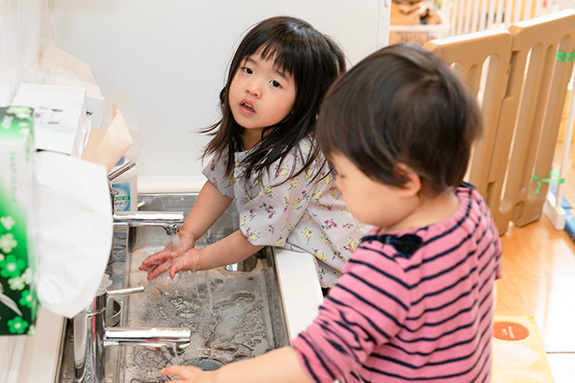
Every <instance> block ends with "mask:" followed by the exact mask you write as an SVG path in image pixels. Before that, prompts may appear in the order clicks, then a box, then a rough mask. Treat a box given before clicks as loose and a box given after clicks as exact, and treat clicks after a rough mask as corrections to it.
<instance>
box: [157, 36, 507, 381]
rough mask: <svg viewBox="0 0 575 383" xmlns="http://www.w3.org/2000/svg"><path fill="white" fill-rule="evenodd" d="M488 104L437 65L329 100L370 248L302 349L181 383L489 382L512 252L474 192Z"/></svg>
mask: <svg viewBox="0 0 575 383" xmlns="http://www.w3.org/2000/svg"><path fill="white" fill-rule="evenodd" d="M480 120H481V118H480V112H479V109H478V106H477V103H476V100H475V99H474V98H473V96H472V95H471V94H469V93H468V91H467V90H466V88H465V86H464V85H463V84H462V83H461V82H460V80H459V79H458V78H457V76H456V75H455V74H454V73H453V72H452V71H451V70H450V69H449V67H448V66H447V65H446V64H444V63H443V62H442V61H441V60H439V59H438V58H436V57H435V56H433V55H432V54H431V53H429V52H427V51H425V50H423V49H421V48H418V47H415V46H409V45H396V46H391V47H387V48H384V49H382V50H379V51H377V52H375V53H373V54H372V55H371V56H369V57H367V58H366V59H364V60H363V61H362V62H360V63H359V64H358V65H357V66H355V67H354V68H353V69H352V70H350V71H349V72H348V73H347V74H345V75H344V76H343V77H342V78H341V79H340V80H338V81H337V82H336V83H335V84H334V85H333V86H332V87H331V89H330V91H329V92H328V95H327V96H326V98H325V101H324V103H323V105H322V108H321V112H320V115H319V120H318V128H317V140H318V143H319V144H320V147H321V149H322V150H323V152H324V153H325V154H326V156H327V157H328V158H329V159H330V161H331V163H332V164H333V165H334V167H335V170H336V171H337V174H338V177H337V181H336V183H337V187H338V188H339V189H340V191H341V193H342V195H343V198H344V200H345V202H346V204H347V206H348V208H349V209H350V211H351V212H352V213H353V215H354V216H355V217H356V218H357V219H358V220H359V221H361V222H364V223H366V224H370V225H373V226H374V228H373V229H372V230H371V231H370V233H369V234H368V235H367V236H366V237H364V238H363V240H362V242H361V243H360V245H359V246H358V247H357V248H356V250H355V251H354V253H353V255H352V258H351V259H350V261H349V262H348V263H347V265H346V267H345V269H344V271H343V275H342V277H341V278H340V279H339V281H338V282H337V284H336V286H335V287H333V288H332V290H331V291H330V293H329V295H328V296H327V297H326V299H325V301H324V303H323V304H322V306H321V307H320V313H319V315H318V317H317V318H316V319H315V321H314V322H313V323H312V324H311V325H310V326H309V327H308V328H307V329H306V330H305V331H303V332H302V333H301V334H299V336H298V337H297V338H296V339H293V340H292V345H291V346H289V347H283V348H280V349H277V350H274V351H272V352H269V353H267V354H265V355H262V356H260V357H256V358H254V359H250V360H246V361H242V362H238V363H233V364H229V365H226V366H224V367H222V368H220V369H219V370H216V371H202V370H200V369H197V368H195V367H184V366H171V367H167V368H165V369H164V370H163V374H164V375H176V376H179V377H180V378H181V379H182V380H177V381H178V382H235V383H239V382H249V383H254V382H268V383H269V382H274V383H277V382H333V381H336V380H337V381H339V382H441V383H455V382H457V383H460V382H489V381H490V374H491V331H492V330H491V329H492V316H493V305H494V283H495V279H496V278H498V277H499V276H500V273H501V270H500V268H501V261H500V255H501V251H502V248H501V241H500V239H499V235H498V232H497V229H496V227H495V224H494V223H493V220H492V217H491V214H490V212H489V208H488V207H487V205H486V203H485V201H484V200H483V199H482V198H481V196H480V195H479V194H478V193H477V192H476V191H475V190H474V189H473V188H472V187H471V186H470V185H467V184H464V183H462V181H463V177H464V175H465V171H466V169H467V163H468V159H469V155H470V150H471V146H472V144H473V141H474V140H475V139H476V138H477V137H478V136H479V135H480V133H481V121H480Z"/></svg>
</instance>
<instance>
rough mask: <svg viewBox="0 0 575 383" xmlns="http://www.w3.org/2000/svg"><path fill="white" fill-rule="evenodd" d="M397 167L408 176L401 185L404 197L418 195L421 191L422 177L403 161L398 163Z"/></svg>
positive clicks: (401, 192)
mask: <svg viewBox="0 0 575 383" xmlns="http://www.w3.org/2000/svg"><path fill="white" fill-rule="evenodd" d="M397 167H398V168H399V170H400V171H401V172H402V173H403V175H404V176H405V177H406V178H407V181H406V182H405V183H404V184H403V185H402V186H401V191H400V192H399V193H400V195H401V196H403V197H413V196H416V195H417V194H418V193H419V192H420V191H421V178H420V177H419V175H418V174H417V173H416V172H414V171H413V170H412V169H411V168H410V167H409V166H407V165H405V164H403V163H399V164H397Z"/></svg>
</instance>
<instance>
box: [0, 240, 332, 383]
mask: <svg viewBox="0 0 575 383" xmlns="http://www.w3.org/2000/svg"><path fill="white" fill-rule="evenodd" d="M275 254H276V262H277V268H278V274H279V275H278V278H279V284H280V287H281V294H282V300H283V305H284V307H283V309H284V313H285V315H286V321H287V327H288V336H289V338H290V339H291V338H293V337H295V336H296V335H297V334H298V333H299V332H300V331H302V330H304V329H305V328H306V327H307V325H309V324H310V323H311V322H312V320H313V318H315V316H316V315H317V312H318V307H319V305H320V304H321V302H322V300H323V297H322V294H321V288H320V285H319V282H318V279H317V272H316V263H315V259H314V258H313V256H311V255H310V254H305V253H296V252H293V251H288V250H284V249H275ZM64 325H65V318H64V317H62V316H58V315H55V314H53V313H51V312H50V311H48V310H46V309H40V312H39V315H38V321H37V323H36V335H33V336H17V337H0V349H2V354H1V355H0V382H2V383H39V382H42V383H44V382H46V383H49V382H54V381H55V379H56V374H57V366H58V365H59V351H60V342H61V341H62V338H63V331H64Z"/></svg>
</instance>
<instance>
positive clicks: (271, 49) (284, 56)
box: [255, 41, 296, 74]
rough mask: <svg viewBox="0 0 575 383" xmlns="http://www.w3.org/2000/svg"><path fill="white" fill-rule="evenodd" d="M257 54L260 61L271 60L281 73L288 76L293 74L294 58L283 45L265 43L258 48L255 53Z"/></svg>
mask: <svg viewBox="0 0 575 383" xmlns="http://www.w3.org/2000/svg"><path fill="white" fill-rule="evenodd" d="M257 53H259V55H260V56H261V58H262V59H264V60H272V61H273V63H274V66H276V67H277V68H279V69H281V70H282V71H283V72H287V73H289V74H294V72H295V71H294V67H295V62H296V60H294V58H293V57H292V55H291V54H290V49H289V47H288V46H286V45H285V44H281V43H280V42H273V41H271V42H267V43H266V44H264V45H262V46H260V48H259V49H258V50H257V51H256V52H255V54H257Z"/></svg>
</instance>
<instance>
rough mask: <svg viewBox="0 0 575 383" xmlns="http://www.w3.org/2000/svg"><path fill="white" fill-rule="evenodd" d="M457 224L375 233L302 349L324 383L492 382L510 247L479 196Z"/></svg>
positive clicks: (462, 198) (462, 202) (469, 196)
mask: <svg viewBox="0 0 575 383" xmlns="http://www.w3.org/2000/svg"><path fill="white" fill-rule="evenodd" d="M456 193H457V196H458V199H459V209H458V211H457V212H456V213H455V215H454V216H453V217H451V218H450V219H448V220H445V221H442V222H439V223H436V224H433V225H430V226H427V227H423V228H414V229H411V230H409V231H407V232H402V233H398V232H394V233H391V232H390V233H387V234H384V235H377V231H378V229H377V228H374V229H373V230H371V231H370V233H369V234H368V235H367V236H366V237H365V238H364V239H363V241H362V243H361V244H360V245H359V246H358V247H357V249H356V250H355V251H354V253H353V256H352V258H351V259H350V260H349V262H348V264H347V265H346V267H345V269H344V272H343V275H342V277H341V278H340V279H339V281H338V283H337V285H336V286H335V287H334V288H333V289H332V290H331V292H330V293H329V295H328V296H327V297H326V299H325V301H324V303H323V304H322V306H321V307H320V312H319V315H318V317H317V318H316V319H315V321H314V323H313V324H312V325H310V326H309V327H308V328H307V329H306V330H305V331H304V332H302V333H301V334H300V335H299V336H298V337H297V338H296V339H293V340H292V345H293V346H294V347H295V348H296V349H297V351H298V355H299V358H300V363H301V364H302V366H303V367H304V368H305V370H306V371H307V372H308V374H309V375H310V376H311V377H312V378H313V379H314V380H315V381H317V382H332V381H334V380H336V379H337V380H339V381H340V382H391V383H395V382H428V383H429V382H432V383H436V382H437V383H439V382H441V383H452V382H457V383H462V382H464V383H468V382H489V380H490V372H491V335H492V316H493V305H494V282H495V279H496V278H499V277H500V274H501V260H500V256H501V251H502V246H501V240H500V239H499V234H498V232H497V229H496V227H495V224H494V223H493V220H492V217H491V213H490V212H489V208H488V207H487V205H486V204H485V201H484V200H483V199H482V198H481V196H480V195H479V193H477V192H476V191H474V190H472V189H470V188H467V187H460V188H458V189H457V191H456Z"/></svg>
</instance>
